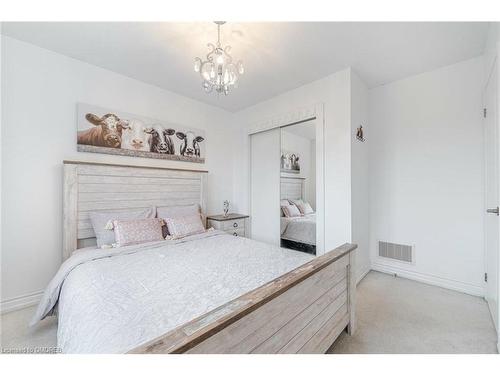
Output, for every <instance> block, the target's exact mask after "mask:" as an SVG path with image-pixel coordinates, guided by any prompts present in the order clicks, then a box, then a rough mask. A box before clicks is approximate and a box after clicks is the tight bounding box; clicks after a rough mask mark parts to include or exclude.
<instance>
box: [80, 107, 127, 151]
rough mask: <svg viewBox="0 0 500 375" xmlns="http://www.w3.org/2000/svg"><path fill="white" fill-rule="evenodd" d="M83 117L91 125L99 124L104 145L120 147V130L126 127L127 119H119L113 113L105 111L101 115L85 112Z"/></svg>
mask: <svg viewBox="0 0 500 375" xmlns="http://www.w3.org/2000/svg"><path fill="white" fill-rule="evenodd" d="M85 118H86V119H87V121H88V122H90V123H91V124H92V125H95V126H100V128H101V133H102V138H103V140H104V144H105V146H107V147H113V148H115V147H120V144H121V141H122V140H121V137H122V131H123V129H127V128H128V121H127V120H121V119H120V118H119V117H118V116H117V115H115V114H113V113H107V114H105V115H104V116H102V117H99V116H97V115H94V114H93V113H87V114H86V115H85Z"/></svg>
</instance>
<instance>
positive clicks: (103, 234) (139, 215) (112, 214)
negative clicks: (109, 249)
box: [89, 207, 156, 247]
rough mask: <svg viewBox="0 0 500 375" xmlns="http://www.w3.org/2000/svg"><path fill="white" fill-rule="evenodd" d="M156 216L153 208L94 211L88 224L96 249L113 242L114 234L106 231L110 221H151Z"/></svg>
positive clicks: (90, 214)
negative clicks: (92, 229)
mask: <svg viewBox="0 0 500 375" xmlns="http://www.w3.org/2000/svg"><path fill="white" fill-rule="evenodd" d="M155 216H156V209H155V207H150V208H138V209H135V210H127V211H95V212H90V213H89V217H90V222H91V223H92V228H94V233H95V237H96V240H97V247H102V246H103V245H111V244H113V243H114V242H115V232H114V231H113V230H109V229H106V224H107V223H108V221H110V220H134V219H153V218H154V217H155Z"/></svg>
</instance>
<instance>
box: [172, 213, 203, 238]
mask: <svg viewBox="0 0 500 375" xmlns="http://www.w3.org/2000/svg"><path fill="white" fill-rule="evenodd" d="M164 220H165V223H167V227H168V233H169V234H170V235H171V236H172V238H174V239H175V238H182V237H186V236H189V235H192V234H198V233H203V232H205V227H204V226H203V223H202V222H201V216H200V214H196V215H186V216H178V217H167V218H165V219H164Z"/></svg>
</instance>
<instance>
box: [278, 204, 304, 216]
mask: <svg viewBox="0 0 500 375" xmlns="http://www.w3.org/2000/svg"><path fill="white" fill-rule="evenodd" d="M282 209H283V213H284V214H285V216H286V217H297V216H300V211H299V209H298V208H297V206H295V205H293V204H291V205H289V206H283V207H282Z"/></svg>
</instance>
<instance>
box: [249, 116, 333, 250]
mask: <svg viewBox="0 0 500 375" xmlns="http://www.w3.org/2000/svg"><path fill="white" fill-rule="evenodd" d="M322 140H323V137H322V127H321V126H320V125H319V122H318V121H317V120H316V119H315V118H313V119H310V120H307V121H303V122H300V123H295V124H290V125H286V126H282V127H277V128H274V129H271V130H266V131H261V132H258V133H254V134H251V135H250V164H251V168H250V211H251V212H250V232H251V238H252V239H254V240H257V241H262V242H266V243H269V244H272V245H276V246H280V247H283V248H288V249H292V250H297V251H302V252H307V253H310V254H316V255H321V254H323V252H324V249H323V243H324V241H323V238H324V229H323V228H324V210H323V209H322V207H323V204H324V188H323V181H324V172H323V144H322Z"/></svg>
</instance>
